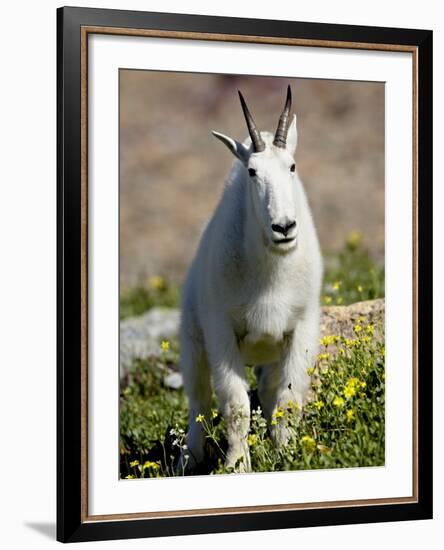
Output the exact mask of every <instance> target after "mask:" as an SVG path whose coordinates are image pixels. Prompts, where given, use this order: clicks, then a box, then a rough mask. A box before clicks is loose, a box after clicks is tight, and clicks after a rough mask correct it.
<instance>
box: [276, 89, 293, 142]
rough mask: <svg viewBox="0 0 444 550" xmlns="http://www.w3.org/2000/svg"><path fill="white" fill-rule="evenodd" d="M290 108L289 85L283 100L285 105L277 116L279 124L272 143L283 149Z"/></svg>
mask: <svg viewBox="0 0 444 550" xmlns="http://www.w3.org/2000/svg"><path fill="white" fill-rule="evenodd" d="M290 109H291V88H290V85H289V86H288V88H287V99H286V101H285V107H284V110H283V111H282V114H281V116H280V118H279V124H278V127H277V130H276V134H275V136H274V140H273V145H275V146H276V147H281V148H282V149H285V147H286V146H287V134H288V120H289V115H290Z"/></svg>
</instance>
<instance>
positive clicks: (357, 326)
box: [353, 325, 362, 334]
mask: <svg viewBox="0 0 444 550" xmlns="http://www.w3.org/2000/svg"><path fill="white" fill-rule="evenodd" d="M353 330H354V331H355V332H356V334H357V333H358V332H361V330H362V327H361V325H355V326H354V327H353Z"/></svg>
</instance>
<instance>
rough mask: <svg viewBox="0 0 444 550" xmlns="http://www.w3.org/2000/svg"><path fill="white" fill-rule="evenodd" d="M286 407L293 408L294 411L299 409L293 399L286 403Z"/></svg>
mask: <svg viewBox="0 0 444 550" xmlns="http://www.w3.org/2000/svg"><path fill="white" fill-rule="evenodd" d="M287 407H288V408H289V409H290V410H295V411H298V410H299V409H300V407H299V405H298V404H297V403H295V402H294V401H291V400H290V401H289V402H288V403H287Z"/></svg>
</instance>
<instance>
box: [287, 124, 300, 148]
mask: <svg viewBox="0 0 444 550" xmlns="http://www.w3.org/2000/svg"><path fill="white" fill-rule="evenodd" d="M297 144H298V129H297V128H296V115H293V120H292V121H291V124H290V127H289V128H288V134H287V151H288V152H289V153H290V154H291V155H294V152H295V151H296V145H297Z"/></svg>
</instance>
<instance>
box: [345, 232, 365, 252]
mask: <svg viewBox="0 0 444 550" xmlns="http://www.w3.org/2000/svg"><path fill="white" fill-rule="evenodd" d="M361 239H362V235H361V233H360V232H359V231H357V230H356V229H355V230H353V231H351V232H350V234H349V236H348V238H347V245H348V246H349V247H350V248H353V249H354V248H357V247H358V246H359V244H361Z"/></svg>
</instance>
